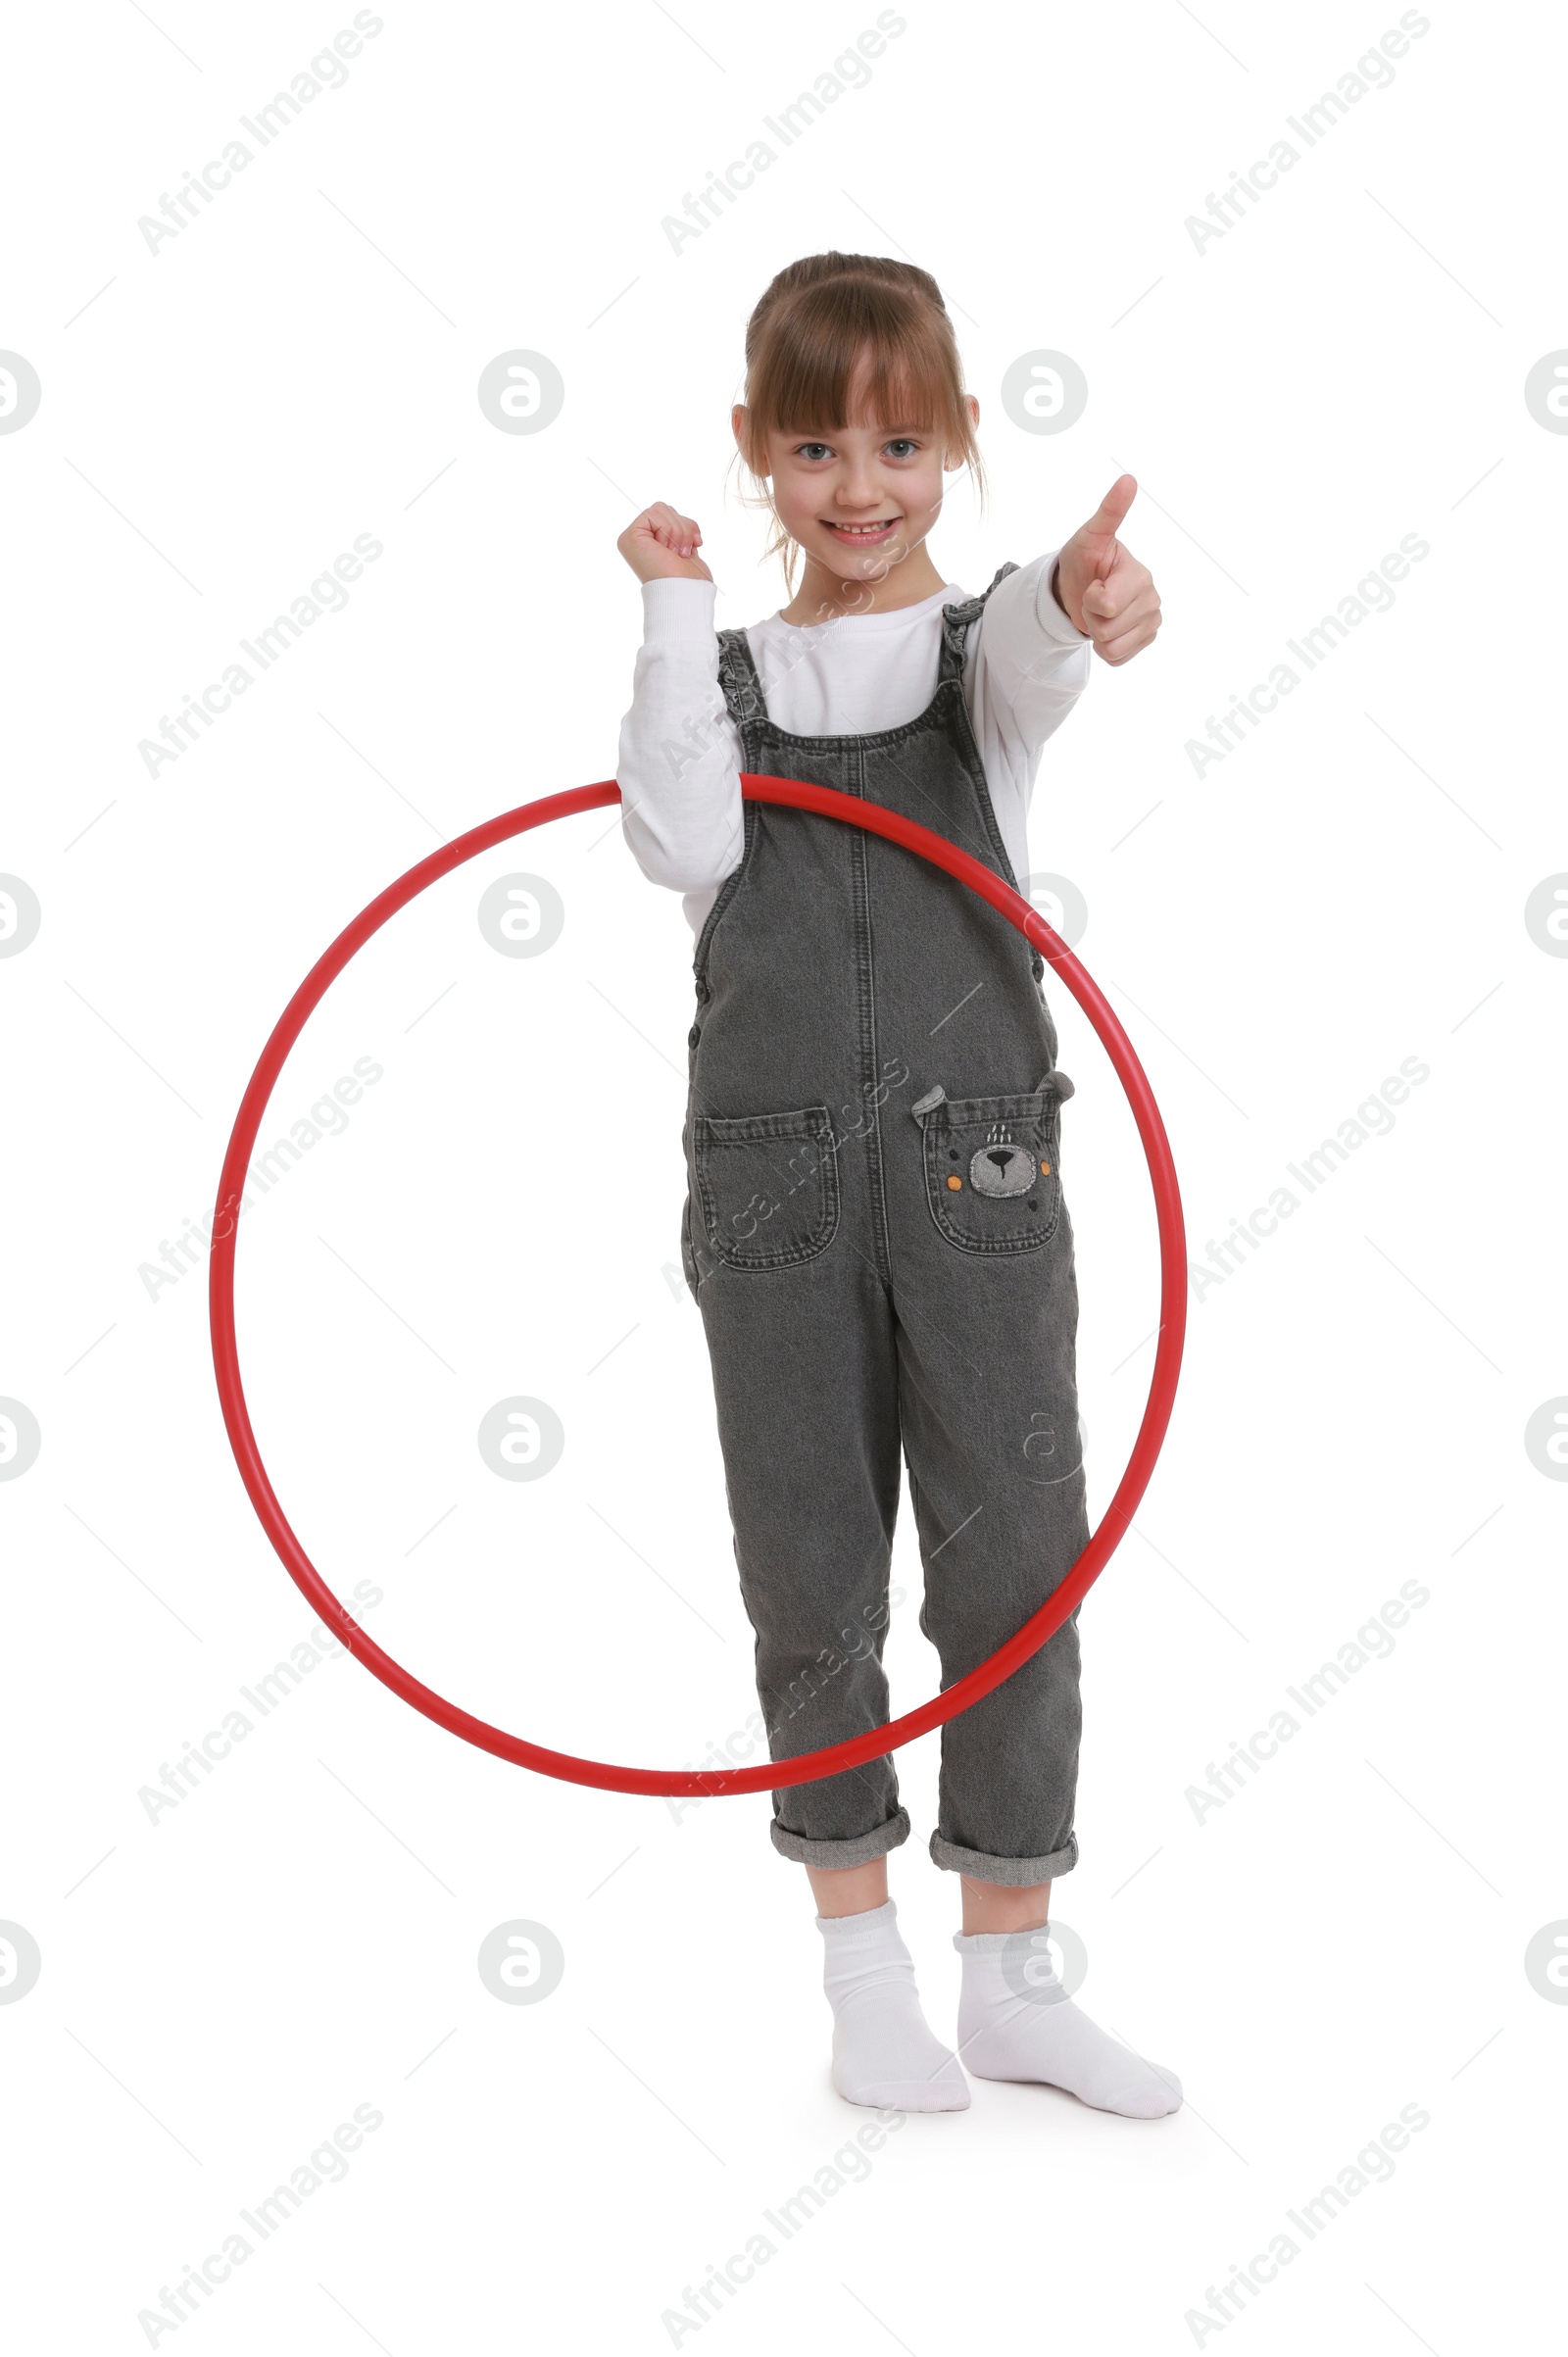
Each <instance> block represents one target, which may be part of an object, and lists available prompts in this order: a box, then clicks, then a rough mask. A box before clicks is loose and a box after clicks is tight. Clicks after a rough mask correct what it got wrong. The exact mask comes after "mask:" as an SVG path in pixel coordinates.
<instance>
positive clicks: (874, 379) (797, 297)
mask: <svg viewBox="0 0 1568 2357" xmlns="http://www.w3.org/2000/svg"><path fill="white" fill-rule="evenodd" d="M867 353H868V354H869V357H870V361H871V376H870V380H869V384H868V386H867V388H866V391H867V394H868V397H869V401H870V406H871V415H872V417H874V418H876V419H877V420H878V421H879V422H885V423H887V424H890V425H909V426H917V427H919V428H920V429H921V430H923V431H924V432H926V433H932V434H937V435H940V436H941V438H942V441H943V442H944V444H945V446H946V449H947V451H948V452H949V453H951V452H954V451H957V452H960V453H961V454H962V460H963V464H964V465H965V466H967V467H968V469H969V472H970V474H971V475H972V477H973V479H974V482H975V486H976V488H977V489H978V491H979V493H980V496H981V499H982V501H984V498H985V469H984V467H983V466H982V465H981V462H980V451H979V447H978V445H977V443H976V441H975V435H974V428H973V426H972V425H971V424H970V422H969V414H968V411H967V410H966V409H965V408H964V406H963V374H962V370H961V369H960V368H959V365H958V347H957V341H956V337H955V335H954V332H953V321H952V320H951V319H950V318H949V317H948V312H947V306H946V305H945V304H944V302H943V300H942V290H941V288H940V287H939V286H938V284H937V282H936V280H935V279H934V278H933V277H932V275H931V273H930V271H929V270H918V269H917V268H916V267H915V265H914V264H913V263H912V262H889V261H888V260H886V259H885V258H884V257H883V256H882V255H880V254H809V255H808V256H807V257H806V258H805V259H804V260H803V261H800V262H792V263H791V264H790V265H789V267H788V269H787V270H780V271H779V273H778V276H777V277H776V278H774V279H773V281H772V282H771V284H770V285H769V286H768V287H767V289H766V291H765V292H764V293H763V295H762V298H761V300H760V303H759V304H758V306H757V309H756V310H755V311H754V312H753V313H752V316H751V318H750V319H749V320H748V321H747V323H746V392H745V402H746V407H747V409H748V411H749V412H750V428H751V433H750V437H749V442H748V447H747V448H746V449H745V450H744V451H743V452H742V453H741V454H740V456H741V459H742V462H743V464H744V465H745V466H746V468H747V470H748V472H749V473H750V474H751V476H752V479H753V482H754V483H755V484H757V485H758V487H759V492H758V493H752V494H746V493H743V494H742V497H743V500H744V501H745V503H746V505H748V506H751V507H762V508H766V509H767V510H769V511H770V512H771V513H772V516H773V521H774V526H775V529H774V533H773V538H772V539H771V541H770V542H769V543H768V547H767V554H768V556H770V557H771V556H778V555H781V556H782V557H783V560H784V578H785V581H786V582H787V583H788V585H789V587H790V588H791V590H793V589H794V586H795V567H796V564H797V562H798V560H799V557H800V553H801V552H800V547H799V544H798V543H797V542H796V541H795V540H794V539H793V538H792V537H791V535H790V534H789V533H788V532H787V531H786V530H785V529H784V526H783V524H782V523H780V522H779V520H778V513H777V510H776V509H775V508H774V507H773V503H772V500H771V498H770V497H769V496H768V494H767V489H766V485H765V481H764V479H763V476H762V473H761V469H760V466H759V464H758V461H759V460H760V458H761V457H762V456H763V454H764V452H765V448H766V445H765V441H764V439H763V437H764V436H766V435H767V434H769V433H773V432H780V433H799V432H804V431H806V430H807V429H808V428H812V429H815V430H816V431H818V432H823V431H831V430H833V429H834V428H836V427H838V426H842V425H849V424H851V423H853V422H855V420H853V419H852V418H851V417H850V416H849V414H848V413H849V406H850V387H851V382H852V380H853V378H854V376H855V373H856V370H857V368H858V366H859V364H860V362H861V359H862V356H863V355H866V354H867ZM759 493H760V496H759Z"/></svg>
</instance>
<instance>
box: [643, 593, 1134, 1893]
mask: <svg viewBox="0 0 1568 2357" xmlns="http://www.w3.org/2000/svg"><path fill="white" fill-rule="evenodd" d="M1014 569H1015V567H1014V566H1012V565H1004V566H1003V568H1002V570H1001V571H1000V572H999V573H998V574H997V576H996V580H994V581H993V582H992V584H991V588H992V589H994V588H995V587H996V585H997V581H1001V580H1003V579H1005V576H1006V574H1007V573H1009V572H1011V571H1013V570H1014ZM990 594H991V591H990V590H987V591H986V592H985V594H984V596H981V597H978V598H974V599H971V600H970V601H969V602H968V603H967V604H966V605H960V606H947V607H944V609H943V636H942V660H941V664H940V668H939V670H938V674H937V683H936V692H935V694H934V695H933V697H932V699H931V702H930V703H929V704H928V705H927V707H926V709H925V711H924V712H921V713H920V715H919V717H918V718H917V719H914V720H910V721H908V722H907V724H906V725H905V726H904V727H902V728H890V729H883V730H880V731H878V732H876V733H875V734H873V735H869V736H837V737H799V736H791V735H790V734H789V733H788V732H787V731H786V730H784V729H782V728H778V727H776V726H775V725H774V723H773V722H772V721H771V720H770V719H769V718H768V715H767V708H766V705H765V703H764V701H763V695H762V688H761V683H760V680H759V677H758V674H757V669H756V665H755V663H754V662H753V660H752V655H751V650H750V647H749V645H748V643H747V639H746V634H745V632H744V631H741V630H723V631H720V632H719V634H718V638H719V681H720V684H721V686H722V688H723V691H724V700H725V704H726V706H727V708H728V711H729V712H730V716H731V718H732V719H733V720H734V721H735V722H736V724H737V726H738V727H739V729H740V733H741V740H742V744H743V747H744V760H743V763H742V765H743V767H745V768H747V769H752V770H756V771H758V772H759V773H760V774H761V775H764V776H772V777H801V778H806V779H809V780H810V781H811V782H813V783H815V784H819V785H824V786H832V787H836V788H837V789H838V790H839V792H841V793H844V794H854V795H858V796H859V797H861V798H862V799H863V800H865V801H868V802H877V803H881V804H883V805H884V806H885V807H886V808H888V809H890V810H898V811H901V812H902V813H903V814H904V815H905V816H906V817H908V818H912V819H915V820H917V821H918V822H919V824H920V825H922V826H925V827H929V828H931V829H932V830H933V831H934V832H935V833H937V834H941V835H945V836H947V837H948V838H949V840H950V841H952V842H954V843H956V844H958V845H960V846H961V847H962V848H963V849H964V850H965V851H967V852H970V853H971V854H972V855H973V856H974V857H975V858H976V859H980V860H983V861H984V862H985V864H986V865H987V866H988V867H991V868H994V869H995V870H996V871H997V872H998V873H999V874H1000V875H1002V876H1004V877H1005V879H1006V881H1007V882H1008V883H1009V884H1012V885H1013V886H1014V887H1015V888H1016V884H1017V879H1016V877H1015V876H1014V874H1013V872H1012V868H1011V865H1010V863H1009V861H1008V859H1007V855H1006V851H1005V847H1004V844H1003V840H1002V836H1001V833H1000V832H999V830H998V827H997V821H996V813H995V811H994V810H993V809H992V804H991V796H990V792H989V789H988V787H987V784H986V777H985V770H984V767H983V765H982V762H981V759H980V754H979V750H978V748H977V746H976V743H975V739H974V733H973V730H972V729H971V727H970V724H969V717H968V712H967V711H966V708H965V705H964V699H963V669H964V642H965V639H966V637H967V634H968V631H969V629H970V626H971V625H972V624H973V623H974V622H975V621H976V620H977V618H978V617H979V615H980V613H981V610H982V608H983V607H984V605H985V600H986V598H987V597H989V596H990ZM745 827H746V832H745V849H744V852H743V854H742V858H741V862H740V865H739V866H738V867H737V868H736V869H735V870H734V871H733V873H732V874H730V875H729V876H728V877H727V878H726V879H725V881H724V883H723V885H722V887H721V888H720V891H719V893H718V897H717V899H716V900H715V902H714V904H713V907H712V908H711V911H710V913H709V917H708V921H707V923H706V924H705V925H704V927H703V930H702V933H701V935H700V937H699V939H698V942H697V945H696V951H695V954H694V959H693V966H694V972H695V975H696V981H697V1016H696V1020H695V1022H694V1023H693V1026H692V1030H691V1035H690V1043H689V1044H690V1049H691V1057H690V1070H691V1094H690V1100H689V1104H688V1109H687V1117H686V1125H685V1130H684V1133H683V1144H684V1146H685V1150H686V1159H687V1176H688V1184H689V1193H688V1199H687V1203H686V1208H685V1214H684V1217H683V1221H682V1236H681V1243H682V1260H683V1265H684V1268H685V1272H686V1278H687V1282H688V1284H689V1285H690V1286H691V1288H692V1291H693V1293H694V1295H695V1297H696V1301H697V1304H698V1307H699V1308H700V1309H701V1311H702V1314H703V1324H704V1328H705V1331H706V1334H707V1338H708V1347H709V1351H710V1355H711V1360H712V1370H713V1391H714V1398H715V1400H716V1404H717V1410H718V1433H719V1442H720V1446H721V1448H722V1449H723V1455H724V1467H725V1487H726V1493H727V1497H728V1502H729V1510H730V1518H731V1521H732V1524H733V1526H734V1534H735V1556H736V1561H737V1563H738V1565H739V1569H740V1582H741V1593H742V1596H743V1597H744V1600H745V1604H746V1609H747V1612H748V1615H749V1616H750V1619H751V1622H752V1625H753V1627H754V1629H755V1630H756V1633H757V1683H758V1692H759V1694H760V1699H761V1706H762V1713H763V1717H764V1720H765V1723H766V1726H767V1729H768V1738H769V1746H770V1756H771V1757H772V1758H774V1759H783V1758H788V1757H791V1756H792V1755H794V1754H795V1753H798V1752H802V1751H809V1750H815V1749H817V1748H818V1747H820V1746H821V1745H823V1744H826V1743H837V1742H839V1741H841V1740H842V1739H844V1738H846V1737H848V1736H851V1735H856V1734H859V1733H860V1732H862V1731H863V1730H865V1729H867V1728H871V1727H878V1726H881V1725H882V1724H884V1723H885V1721H886V1720H887V1717H888V1715H889V1713H888V1687H887V1680H886V1677H885V1675H884V1673H883V1669H882V1648H883V1642H884V1639H885V1636H886V1632H887V1626H888V1617H889V1613H888V1600H887V1599H888V1571H889V1563H890V1559H891V1552H892V1545H893V1528H894V1519H895V1516H896V1514H897V1511H898V1505H899V1491H900V1480H901V1470H900V1451H901V1447H902V1449H903V1453H904V1455H905V1457H906V1458H907V1462H908V1467H909V1489H910V1494H911V1497H912V1499H913V1504H914V1514H915V1523H916V1529H917V1532H918V1536H919V1542H920V1551H921V1556H922V1559H923V1562H924V1566H925V1599H924V1605H923V1608H922V1611H921V1614H920V1626H921V1628H922V1630H923V1631H924V1632H925V1634H926V1636H927V1637H928V1638H930V1639H931V1641H932V1642H933V1643H934V1645H936V1647H937V1650H938V1653H939V1655H940V1658H941V1665H942V1685H943V1686H944V1687H948V1686H951V1685H952V1684H953V1682H954V1681H955V1680H956V1678H959V1677H961V1676H963V1675H964V1674H965V1673H966V1672H967V1671H969V1670H971V1669H973V1668H974V1667H975V1666H976V1664H977V1663H979V1662H980V1661H983V1660H984V1659H985V1658H986V1656H987V1655H988V1654H990V1653H992V1652H994V1651H995V1649H996V1647H997V1646H998V1645H1001V1644H1002V1643H1003V1642H1004V1641H1005V1639H1006V1638H1008V1637H1010V1636H1012V1634H1013V1633H1014V1631H1015V1630H1017V1629H1018V1628H1020V1627H1021V1626H1022V1624H1023V1623H1024V1622H1025V1621H1026V1620H1027V1619H1028V1618H1029V1616H1030V1615H1031V1613H1033V1612H1034V1611H1035V1610H1036V1609H1037V1608H1038V1607H1039V1605H1040V1604H1041V1603H1043V1602H1044V1600H1045V1598H1046V1597H1047V1596H1050V1595H1051V1593H1052V1591H1053V1590H1054V1588H1055V1587H1056V1586H1057V1585H1058V1583H1059V1582H1060V1581H1061V1580H1062V1579H1063V1578H1064V1577H1065V1575H1066V1573H1067V1572H1068V1571H1069V1570H1070V1569H1071V1567H1072V1565H1073V1563H1074V1562H1075V1561H1076V1560H1077V1558H1078V1556H1079V1555H1080V1554H1081V1553H1082V1551H1083V1549H1084V1547H1086V1546H1087V1544H1088V1540H1089V1527H1088V1521H1087V1517H1086V1513H1085V1503H1084V1475H1083V1467H1082V1462H1081V1449H1080V1446H1079V1437H1078V1406H1077V1394H1076V1386H1075V1380H1074V1342H1075V1338H1076V1331H1077V1318H1078V1294H1077V1281H1076V1277H1075V1273H1074V1267H1073V1249H1072V1227H1071V1223H1070V1221H1069V1219H1068V1216H1067V1208H1066V1204H1065V1203H1064V1201H1063V1198H1062V1189H1061V1176H1060V1153H1061V1145H1060V1107H1061V1104H1062V1101H1063V1100H1064V1099H1065V1098H1067V1097H1069V1096H1070V1095H1071V1094H1072V1083H1071V1082H1070V1081H1069V1080H1068V1079H1067V1077H1066V1075H1065V1074H1064V1073H1059V1072H1057V1071H1056V1070H1055V1061H1056V1033H1055V1026H1054V1023H1053V1021H1052V1019H1051V1016H1050V1013H1049V1012H1048V1010H1047V1007H1046V1002H1045V997H1044V994H1043V992H1042V989H1041V977H1042V976H1043V974H1044V971H1045V961H1044V959H1043V958H1041V956H1040V955H1039V953H1038V951H1036V950H1034V949H1033V948H1032V947H1031V945H1030V944H1029V943H1028V942H1027V941H1026V940H1025V939H1024V938H1023V936H1022V935H1021V934H1020V933H1018V932H1016V931H1015V930H1014V929H1013V928H1012V927H1011V926H1010V925H1008V923H1007V922H1006V920H1005V918H1004V917H1003V916H1002V915H1001V914H1000V913H999V912H998V911H997V910H996V909H994V908H991V907H990V906H989V905H988V904H987V903H985V902H984V901H982V900H980V899H979V897H978V896H977V895H976V894H974V893H972V892H969V891H968V890H967V889H966V888H965V887H964V886H963V885H962V884H960V883H959V882H958V881H957V879H956V877H953V876H949V875H945V874H943V873H942V872H941V871H940V870H939V869H937V868H934V867H932V866H931V865H930V864H929V862H927V861H925V860H922V859H918V858H916V856H915V855H914V854H913V853H912V852H908V851H906V850H904V849H902V848H901V847H900V846H898V845H896V844H893V843H888V842H885V841H883V840H882V839H881V838H879V837H877V836H875V835H870V834H866V833H865V832H863V831H862V830H861V829H860V828H858V827H852V826H846V825H844V824H842V823H840V822H839V821H838V820H836V819H831V818H824V817H821V816H818V815H817V814H815V813H814V812H809V811H805V810H784V809H781V808H779V807H777V806H776V805H765V804H760V803H756V802H748V803H747V804H746V806H745ZM1078 1659H1079V1655H1078V1629H1077V1614H1076V1612H1075V1613H1074V1614H1073V1615H1072V1616H1071V1618H1070V1619H1068V1620H1067V1621H1066V1622H1065V1623H1064V1624H1063V1626H1062V1627H1061V1628H1060V1629H1059V1630H1058V1631H1057V1632H1056V1634H1055V1635H1054V1637H1053V1638H1052V1639H1051V1640H1050V1641H1049V1643H1048V1644H1047V1645H1045V1646H1044V1647H1043V1648H1042V1649H1041V1650H1040V1651H1039V1652H1037V1653H1036V1654H1035V1655H1034V1656H1033V1657H1032V1659H1031V1660H1029V1661H1027V1662H1026V1663H1025V1664H1024V1666H1023V1667H1022V1668H1021V1669H1019V1670H1016V1671H1014V1673H1013V1675H1012V1676H1011V1677H1010V1678H1009V1679H1007V1680H1006V1681H1005V1684H1003V1685H1002V1686H1001V1687H999V1688H998V1689H997V1690H996V1691H995V1692H994V1693H993V1694H988V1695H987V1696H986V1697H985V1699H984V1700H983V1701H981V1702H979V1703H977V1704H976V1705H975V1706H974V1707H973V1708H972V1709H970V1710H968V1711H965V1712H963V1713H962V1714H961V1715H960V1716H959V1717H958V1718H956V1719H955V1720H953V1721H952V1722H951V1723H950V1724H949V1725H948V1726H947V1727H945V1728H944V1729H943V1733H942V1770H941V1802H940V1815H939V1824H938V1828H937V1830H936V1832H935V1833H934V1834H933V1836H932V1839H931V1855H932V1857H933V1858H934V1859H935V1860H936V1863H937V1864H938V1865H939V1866H944V1867H947V1868H950V1869H952V1870H953V1871H955V1872H957V1873H963V1874H970V1875H975V1876H978V1877H980V1878H981V1879H983V1880H985V1881H987V1882H995V1883H1010V1884H1030V1883H1041V1882H1047V1881H1049V1880H1051V1879H1052V1878H1053V1877H1054V1876H1056V1875H1059V1874H1064V1873H1066V1872H1067V1871H1068V1869H1069V1868H1070V1867H1072V1866H1073V1865H1075V1864H1076V1862H1077V1857H1078V1843H1077V1839H1076V1836H1075V1835H1074V1832H1073V1799H1074V1792H1075V1788H1076V1782H1077V1765H1078V1741H1079V1727H1080V1710H1079V1695H1078ZM913 1699H914V1697H912V1696H911V1697H910V1700H911V1702H912V1700H913ZM771 1830H772V1837H773V1841H774V1843H775V1845H776V1847H777V1848H779V1849H780V1850H782V1852H783V1853H784V1855H785V1856H786V1857H788V1858H797V1859H800V1860H802V1861H804V1862H805V1863H807V1864H809V1865H812V1866H857V1865H859V1864H861V1863H863V1862H864V1861H865V1860H866V1859H869V1858H874V1857H879V1856H881V1855H882V1854H883V1853H884V1852H885V1851H887V1850H889V1849H892V1848H895V1847H896V1846H897V1845H898V1844H899V1843H900V1842H902V1841H905V1840H907V1836H908V1832H909V1820H908V1816H907V1812H906V1811H905V1810H904V1809H903V1808H901V1807H900V1805H899V1799H898V1780H897V1777H896V1775H895V1773H894V1768H893V1763H892V1760H891V1758H884V1759H878V1760H872V1761H870V1762H869V1763H867V1764H866V1765H865V1766H863V1767H860V1768H855V1769H849V1770H846V1771H845V1772H844V1773H842V1774H840V1775H837V1776H832V1777H825V1778H821V1779H819V1780H818V1781H816V1782H815V1783H812V1784H805V1785H797V1786H795V1787H793V1788H792V1789H791V1790H789V1791H785V1792H775V1794H774V1816H773V1823H772V1829H771Z"/></svg>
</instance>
